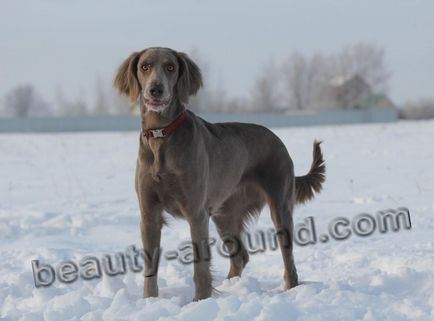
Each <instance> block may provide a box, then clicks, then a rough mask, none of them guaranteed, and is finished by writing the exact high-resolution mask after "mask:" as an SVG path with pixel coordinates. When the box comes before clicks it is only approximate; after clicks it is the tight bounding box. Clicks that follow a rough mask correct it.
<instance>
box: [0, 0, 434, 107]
mask: <svg viewBox="0 0 434 321" xmlns="http://www.w3.org/2000/svg"><path fill="white" fill-rule="evenodd" d="M360 41H362V42H371V43H375V44H378V45H380V46H382V47H383V48H384V49H385V51H386V64H387V67H388V68H389V70H390V71H391V72H392V78H391V81H390V91H389V94H390V97H391V98H392V100H394V101H395V102H397V103H403V102H405V101H406V100H409V99H417V98H420V97H426V96H431V97H433V96H434V1H432V0H420V1H417V0H405V1H404V0H393V1H392V0H383V1H382V0H377V1H375V0H363V1H360V0H358V1H356V0H316V1H313V0H298V1H288V0H287V1H283V0H282V1H274V0H273V1H248V0H242V1H236V0H233V1H228V0H220V1H199V0H182V1H166V0H159V1H157V0H153V1H143V0H141V1H140V0H124V1H121V0H118V1H115V0H108V1H102V0H98V1H97V0H93V1H92V0H70V1H67V0H1V2H0V97H3V96H4V94H5V93H6V92H7V91H8V90H10V89H11V88H13V87H15V86H17V85H19V84H24V83H30V84H32V85H34V86H35V88H36V89H37V90H38V91H39V92H40V93H41V94H42V95H43V96H44V97H45V98H46V99H47V100H51V99H53V97H54V92H55V89H56V88H62V90H63V91H64V92H65V93H66V94H67V95H68V96H69V97H71V98H73V97H77V96H78V95H84V98H85V99H86V100H89V99H93V96H92V91H93V90H94V88H95V83H96V78H97V77H98V76H99V77H101V78H102V79H104V80H106V81H107V83H108V82H109V81H111V78H112V77H113V74H114V71H115V70H116V68H117V67H118V65H119V64H120V63H121V62H122V60H123V59H124V58H126V57H127V56H128V55H129V54H130V53H131V52H132V51H135V50H140V49H142V48H145V47H148V46H166V47H171V48H173V49H176V50H179V51H185V52H191V51H193V50H196V51H198V53H199V54H200V56H201V58H202V60H204V62H206V65H207V68H208V69H209V72H210V79H209V83H208V84H207V85H208V86H210V87H219V88H222V89H224V90H225V91H226V92H227V93H228V94H229V95H231V96H246V95H249V93H250V90H251V88H252V86H253V83H254V80H255V78H256V77H257V75H258V73H259V72H260V71H261V68H262V66H263V65H265V64H267V63H268V62H269V61H270V59H273V60H274V61H275V62H277V63H279V62H280V61H282V60H283V58H285V57H287V56H288V55H289V53H290V52H291V51H293V50H298V51H301V52H304V53H306V54H313V53H314V52H316V51H321V52H324V53H329V52H333V51H338V50H340V49H341V48H342V47H343V46H345V45H347V44H351V43H356V42H360Z"/></svg>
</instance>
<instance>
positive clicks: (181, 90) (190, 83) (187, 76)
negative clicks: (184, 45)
mask: <svg viewBox="0 0 434 321" xmlns="http://www.w3.org/2000/svg"><path fill="white" fill-rule="evenodd" d="M176 56H177V58H178V62H179V77H178V82H177V84H176V89H177V93H178V97H179V100H180V101H181V102H183V103H185V104H186V103H188V98H189V97H190V96H192V95H195V94H196V93H197V91H198V90H199V88H200V87H202V74H201V73H200V69H199V67H198V66H197V65H196V64H195V63H194V62H193V60H191V59H190V58H189V57H188V56H187V55H186V54H185V53H183V52H176Z"/></svg>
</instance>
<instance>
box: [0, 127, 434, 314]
mask: <svg viewBox="0 0 434 321" xmlns="http://www.w3.org/2000/svg"><path fill="white" fill-rule="evenodd" d="M275 132H276V133H277V134H278V135H279V137H281V138H282V140H283V141H284V142H285V144H286V146H287V148H288V150H289V152H290V154H291V157H292V158H293V161H294V164H295V170H296V174H297V175H302V174H304V173H306V172H307V170H308V168H309V166H310V163H311V145H312V141H313V140H314V139H315V138H318V139H321V140H323V141H324V143H323V145H322V146H323V151H324V156H325V159H326V162H327V181H326V183H325V186H324V191H323V192H322V193H321V194H320V195H318V196H317V197H316V198H315V200H314V201H312V202H310V203H308V204H306V205H304V206H299V207H297V208H296V211H295V221H296V223H301V222H303V220H304V219H305V218H307V217H309V216H313V217H314V219H315V224H316V228H317V230H318V235H321V233H319V232H321V231H323V232H324V231H327V225H328V223H329V222H330V221H331V220H333V219H334V218H336V217H341V216H343V217H347V218H348V219H350V220H351V219H353V218H354V217H356V216H357V214H360V213H369V214H372V215H374V214H375V213H377V212H378V211H380V210H387V209H397V208H399V207H406V208H408V209H409V211H410V214H411V219H412V228H411V229H410V230H406V229H401V230H399V231H397V232H392V231H390V232H388V233H379V232H378V231H375V232H374V233H373V234H372V235H371V236H369V237H359V236H357V235H354V234H353V235H351V237H350V238H348V239H347V240H344V241H336V240H330V241H328V242H325V243H322V242H319V241H318V242H317V243H316V244H314V245H309V246H295V253H294V255H295V260H296V266H297V269H298V272H299V277H300V280H301V282H302V284H301V285H300V286H298V287H296V288H293V289H291V290H289V291H282V286H283V263H282V259H281V256H280V252H279V251H271V250H267V251H265V252H263V253H256V254H252V255H251V257H250V262H249V264H248V265H247V267H246V269H245V271H244V273H243V275H242V277H241V278H233V279H231V280H225V276H226V274H227V272H228V269H229V261H228V259H226V258H224V257H222V256H221V255H219V254H218V252H217V251H216V246H213V271H214V286H215V287H216V288H217V290H218V291H219V294H217V295H215V296H214V297H212V298H209V299H207V300H203V301H200V302H191V301H192V298H193V296H194V293H193V292H194V291H193V279H192V269H193V267H192V265H189V264H188V265H185V264H181V263H180V262H179V261H178V260H176V259H175V260H167V259H165V258H164V257H162V259H161V262H160V272H159V285H160V297H159V298H149V299H143V298H142V286H143V285H142V280H143V279H142V275H141V273H133V272H131V270H129V269H127V272H126V273H125V274H122V275H118V276H116V277H109V276H107V275H105V274H104V273H103V276H102V277H101V278H97V279H93V280H90V281H86V280H83V279H80V278H79V279H78V280H77V281H76V282H73V283H70V284H64V283H61V282H59V280H56V281H55V282H54V283H53V285H52V286H50V287H46V288H43V287H39V288H36V287H35V284H34V279H33V274H32V264H31V261H32V260H39V262H40V263H41V264H50V265H51V266H53V268H56V267H57V266H58V264H59V263H61V262H64V261H72V262H75V263H76V264H78V262H80V260H81V259H83V258H84V257H86V256H94V257H96V258H99V259H101V258H102V257H103V256H104V255H112V256H114V255H115V254H116V253H118V252H122V253H125V251H126V249H127V248H128V247H129V246H131V245H135V246H136V247H137V248H140V247H141V246H140V244H141V242H140V235H139V210H138V205H137V200H136V196H135V192H134V184H133V182H134V167H135V160H136V155H137V148H138V134H137V133H80V134H55V135H45V134H22V135H18V134H17V135H9V134H8V135H0V150H1V154H0V177H1V180H0V240H1V242H0V253H1V254H0V268H1V272H2V273H1V274H0V320H21V321H36V320H47V321H51V320H71V321H72V320H83V321H90V320H225V321H229V320H363V321H370V320H393V321H399V320H433V319H434V268H433V267H434V239H433V230H434V220H433V216H434V215H433V214H434V197H433V196H434V148H433V146H434V145H433V142H432V139H433V137H434V122H432V121H431V122H408V123H407V122H405V123H402V122H400V123H394V124H376V125H354V126H334V127H308V128H286V129H276V130H275ZM272 227H273V226H272V223H271V219H270V216H269V212H268V209H265V210H264V211H263V213H262V215H261V217H260V218H259V220H258V222H257V224H254V225H252V226H251V230H252V231H256V230H263V231H267V230H268V229H269V228H272ZM210 231H211V232H210V233H211V236H212V237H215V238H217V234H216V231H215V228H214V226H213V225H212V224H211V227H210ZM188 239H189V230H188V225H187V224H186V222H184V221H182V220H175V219H169V226H168V227H165V228H164V229H163V235H162V247H163V254H164V253H165V252H166V251H171V250H176V249H177V247H178V246H179V244H181V243H182V242H183V241H187V240H188Z"/></svg>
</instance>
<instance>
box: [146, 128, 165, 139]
mask: <svg viewBox="0 0 434 321" xmlns="http://www.w3.org/2000/svg"><path fill="white" fill-rule="evenodd" d="M149 131H150V132H151V133H152V137H153V138H164V137H166V135H165V134H164V128H158V129H150V130H149Z"/></svg>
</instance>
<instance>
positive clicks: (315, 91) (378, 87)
mask: <svg viewBox="0 0 434 321" xmlns="http://www.w3.org/2000/svg"><path fill="white" fill-rule="evenodd" d="M281 69H282V71H283V78H284V93H285V101H286V105H287V106H288V108H289V109H296V110H316V109H330V108H334V107H339V106H340V102H339V101H338V100H339V97H337V96H336V91H335V89H336V88H333V87H336V81H339V86H341V85H342V84H344V83H345V82H347V81H350V80H351V79H355V78H358V79H360V80H361V81H362V82H366V83H367V85H368V86H369V90H365V91H364V93H365V94H366V93H370V92H372V93H376V94H377V93H385V92H386V91H387V85H388V80H389V78H390V73H389V72H388V71H387V68H386V67H385V63H384V50H383V49H381V48H380V47H378V46H375V45H372V44H366V43H358V44H355V45H349V46H347V47H345V48H344V49H343V50H342V51H341V52H338V53H335V54H331V55H328V56H326V55H324V54H321V53H317V54H315V55H313V56H312V57H306V56H305V55H303V54H301V53H300V52H293V53H291V54H290V55H289V57H288V58H287V59H286V60H285V61H284V62H283V65H282V68H281ZM364 93H361V95H362V96H363V94H364ZM356 94H357V93H356ZM361 95H356V96H361ZM362 98H363V97H362ZM342 107H350V108H351V107H353V106H342Z"/></svg>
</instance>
